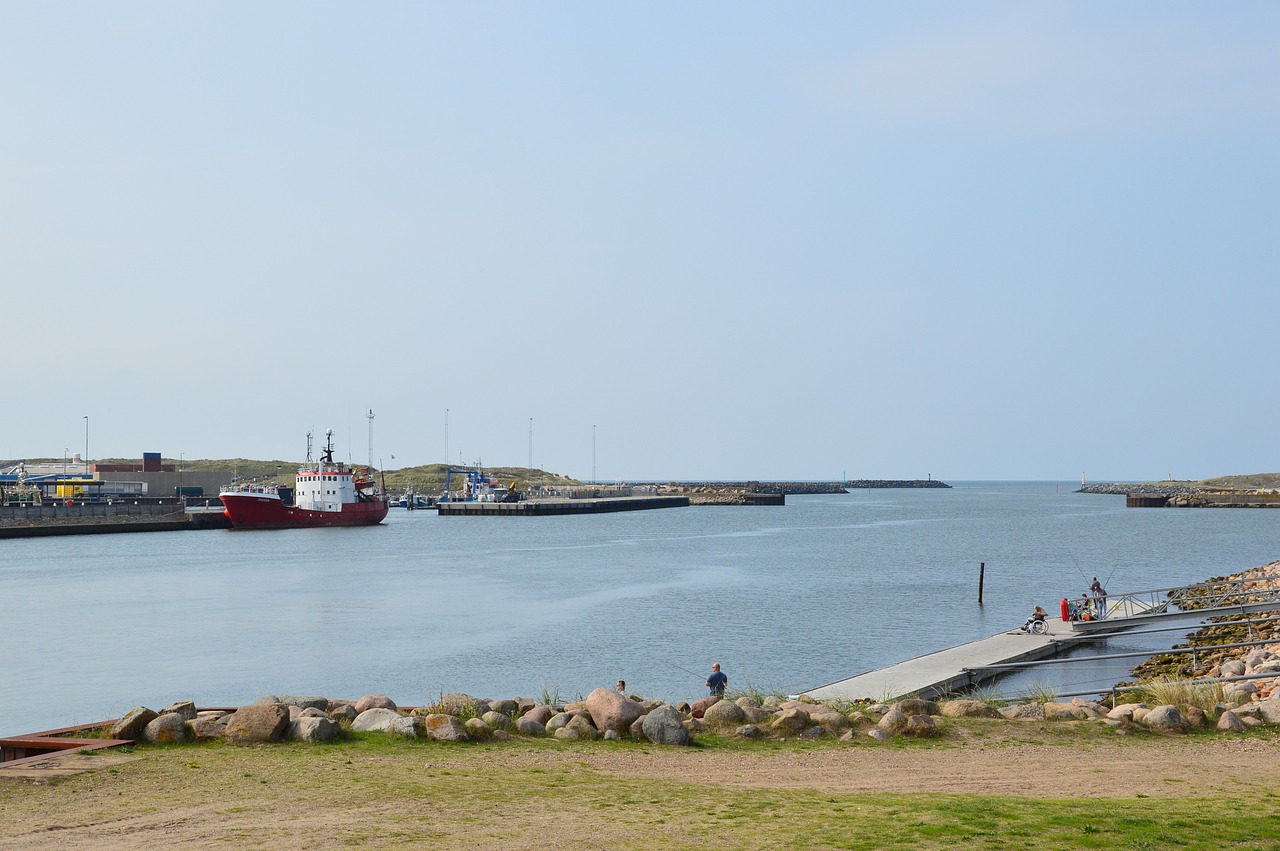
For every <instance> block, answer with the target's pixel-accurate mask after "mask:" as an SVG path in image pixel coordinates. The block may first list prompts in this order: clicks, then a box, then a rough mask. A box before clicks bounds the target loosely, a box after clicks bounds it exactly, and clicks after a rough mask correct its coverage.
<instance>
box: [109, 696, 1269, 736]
mask: <svg viewBox="0 0 1280 851" xmlns="http://www.w3.org/2000/svg"><path fill="white" fill-rule="evenodd" d="M1238 696H1239V697H1240V698H1241V700H1240V701H1239V702H1238V703H1223V704H1221V705H1219V706H1218V707H1215V709H1214V711H1213V713H1212V715H1211V714H1210V713H1206V712H1205V711H1204V710H1202V709H1199V708H1196V707H1186V708H1180V707H1177V706H1172V705H1165V706H1147V705H1146V704H1143V703H1127V704H1123V705H1120V706H1116V707H1114V708H1112V707H1107V706H1105V705H1103V704H1101V703H1098V702H1096V701H1088V700H1082V699H1079V698H1076V699H1075V700H1072V701H1071V702H1069V703H1058V702H1048V703H1038V702H1032V703H1023V704H1019V705H1016V706H1006V707H1003V708H997V707H995V706H992V705H990V704H987V703H983V702H981V701H977V700H968V699H959V700H950V701H945V702H939V701H932V700H920V699H914V698H913V699H907V700H901V701H898V702H896V703H893V704H883V703H880V704H868V705H861V706H854V707H851V706H849V705H847V704H846V705H843V706H840V705H834V704H827V703H816V702H814V701H812V700H809V699H804V700H783V699H781V698H777V697H769V698H765V699H764V700H762V701H757V700H755V699H753V698H751V697H740V698H738V699H737V700H732V701H730V700H720V699H719V698H715V697H708V698H703V699H702V700H699V701H697V702H696V703H694V704H692V705H690V704H684V703H682V704H679V705H676V706H671V705H668V704H665V703H662V702H659V701H647V700H642V699H639V698H636V697H626V696H623V695H621V694H618V693H617V692H615V691H611V690H609V689H596V690H595V691H593V692H591V694H590V695H588V696H587V698H586V699H585V700H583V701H579V702H575V703H568V704H564V705H547V704H537V703H536V702H534V701H533V700H530V699H528V698H514V699H510V700H485V699H480V698H476V697H472V696H471V695H467V694H447V695H444V696H443V697H442V698H441V700H440V701H439V702H438V703H437V704H436V705H434V706H422V707H414V708H412V709H406V708H401V707H397V706H396V704H395V702H394V701H392V700H391V698H389V697H387V696H386V695H366V696H364V697H362V698H360V699H359V700H356V701H351V700H333V699H329V698H323V697H290V696H280V697H277V696H274V695H272V696H268V697H263V698H260V699H259V700H258V701H256V702H254V703H252V704H250V705H248V706H242V707H240V708H239V709H237V710H235V711H218V710H210V711H204V712H200V711H197V710H196V707H195V704H194V703H193V702H191V701H182V702H180V703H175V704H173V705H171V706H168V707H166V708H165V709H162V710H160V711H159V712H155V711H153V710H150V709H147V708H145V707H141V706H140V707H136V708H135V709H134V710H133V711H131V712H130V713H129V714H127V715H126V716H124V717H123V718H121V719H120V720H119V721H117V722H116V723H115V724H114V725H113V726H112V728H111V730H110V735H111V737H112V738H117V739H131V740H142V741H148V742H161V743H181V742H190V741H197V740H202V739H215V738H216V739H225V740H226V741H228V742H234V743H239V744H257V743H266V742H276V741H284V740H289V741H300V742H320V741H327V740H330V739H335V738H338V737H339V736H341V735H342V733H343V731H344V730H347V729H350V730H352V731H375V732H384V733H387V734H391V735H399V736H406V737H411V738H425V739H433V740H436V741H445V742H466V741H486V740H494V739H496V740H505V739H511V738H513V737H516V736H527V737H540V736H554V737H555V738H557V739H569V740H582V739H588V740H592V739H605V740H616V739H622V738H630V739H635V740H642V741H648V742H652V743H654V744H662V745H689V744H692V742H693V736H694V735H695V734H697V733H701V732H703V731H706V730H715V731H717V732H719V733H721V734H723V735H734V736H737V737H740V738H747V739H759V738H773V739H791V738H808V739H817V738H823V737H835V738H839V739H841V740H842V741H853V740H854V739H855V737H860V736H863V735H865V736H868V737H870V738H872V739H876V740H879V741H886V740H888V739H889V738H891V737H892V736H906V737H911V738H929V737H934V736H938V735H942V734H943V732H944V727H943V726H942V724H940V723H939V722H938V721H937V720H935V719H938V718H944V719H946V718H984V719H994V720H1004V719H1010V720H1024V721H1096V722H1099V723H1102V724H1105V725H1107V726H1110V727H1113V728H1115V729H1116V731H1117V732H1119V733H1128V732H1133V731H1135V730H1139V729H1144V730H1150V731H1159V732H1185V731H1187V730H1190V729H1193V728H1207V727H1209V726H1211V725H1214V726H1216V728H1217V729H1219V730H1222V731H1224V732H1242V731H1244V730H1247V729H1248V728H1249V727H1252V726H1258V725H1262V724H1280V694H1278V695H1277V696H1276V697H1274V698H1272V699H1269V700H1265V701H1258V700H1256V699H1254V697H1253V695H1251V694H1245V693H1243V692H1242V693H1240V694H1239V695H1238Z"/></svg>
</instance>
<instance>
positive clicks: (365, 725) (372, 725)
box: [351, 707, 400, 733]
mask: <svg viewBox="0 0 1280 851" xmlns="http://www.w3.org/2000/svg"><path fill="white" fill-rule="evenodd" d="M399 717H400V713H399V712H396V711H395V710H394V709H384V708H382V707H374V708H373V709H366V710H364V711H363V712H361V713H360V714H359V715H357V716H356V718H355V720H354V721H352V722H351V729H352V730H354V731H356V732H357V733H370V732H372V733H385V732H387V731H388V730H390V729H391V726H392V725H393V724H395V723H396V719H398V718H399Z"/></svg>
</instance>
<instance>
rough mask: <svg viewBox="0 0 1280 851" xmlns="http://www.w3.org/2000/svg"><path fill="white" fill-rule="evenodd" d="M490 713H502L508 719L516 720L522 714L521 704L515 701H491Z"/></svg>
mask: <svg viewBox="0 0 1280 851" xmlns="http://www.w3.org/2000/svg"><path fill="white" fill-rule="evenodd" d="M489 711H490V712H501V713H502V714H503V715H505V716H507V717H508V718H515V717H516V716H517V715H519V714H520V704H519V703H516V702H515V701H514V700H491V701H489Z"/></svg>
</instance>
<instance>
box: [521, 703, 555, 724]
mask: <svg viewBox="0 0 1280 851" xmlns="http://www.w3.org/2000/svg"><path fill="white" fill-rule="evenodd" d="M558 714H560V713H558V712H557V711H556V709H555V707H553V706H547V705H546V704H543V705H542V706H534V707H530V708H529V709H527V710H525V713H524V714H523V715H521V716H520V718H521V719H522V720H523V719H525V718H528V719H529V720H531V721H537V722H538V723H539V724H540V725H542V726H543V727H545V726H547V722H548V721H550V720H551V719H552V718H554V717H556V716H557V715H558Z"/></svg>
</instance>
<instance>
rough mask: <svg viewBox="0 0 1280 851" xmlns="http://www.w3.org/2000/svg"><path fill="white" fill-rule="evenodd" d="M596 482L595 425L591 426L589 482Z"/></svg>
mask: <svg viewBox="0 0 1280 851" xmlns="http://www.w3.org/2000/svg"><path fill="white" fill-rule="evenodd" d="M595 483H596V427H595V425H594V424H593V425H592V426H591V484H593V485H594V484H595Z"/></svg>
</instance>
